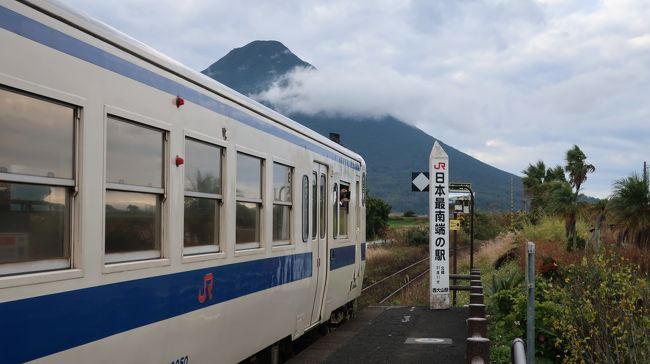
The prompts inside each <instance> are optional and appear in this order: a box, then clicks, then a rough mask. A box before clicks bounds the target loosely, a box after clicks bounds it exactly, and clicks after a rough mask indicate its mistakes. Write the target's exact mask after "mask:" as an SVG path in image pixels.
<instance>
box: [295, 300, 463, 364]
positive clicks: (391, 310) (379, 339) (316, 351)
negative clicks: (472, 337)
mask: <svg viewBox="0 0 650 364" xmlns="http://www.w3.org/2000/svg"><path fill="white" fill-rule="evenodd" d="M468 316H469V312H468V309H467V308H459V307H453V308H450V309H447V310H435V311H434V310H430V309H429V308H427V307H403V306H399V307H396V306H381V307H368V308H366V309H364V310H362V311H361V312H359V313H358V314H357V316H356V317H355V318H354V319H352V320H350V321H348V322H346V323H344V324H343V325H341V326H340V327H338V328H337V329H336V330H334V331H333V332H331V333H330V334H329V335H327V336H325V337H322V338H321V339H319V340H318V341H317V342H316V343H314V344H312V345H311V346H309V347H308V348H307V349H305V350H304V351H302V352H301V353H299V354H298V355H297V356H296V357H294V358H293V359H292V360H290V361H289V364H303V363H310V364H311V363H328V364H330V363H331V364H340V363H355V364H356V363H398V364H407V363H429V364H431V363H433V364H435V363H441V364H454V363H464V361H465V339H466V338H467V326H466V321H465V320H466V319H467V317H468ZM409 338H411V339H412V340H411V341H414V340H413V339H422V338H437V339H451V343H450V344H449V343H446V344H424V343H423V344H407V343H406V341H407V339H409ZM432 341H435V340H432Z"/></svg>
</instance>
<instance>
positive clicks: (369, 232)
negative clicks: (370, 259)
mask: <svg viewBox="0 0 650 364" xmlns="http://www.w3.org/2000/svg"><path fill="white" fill-rule="evenodd" d="M390 209H391V206H390V205H389V204H387V203H386V202H385V201H384V200H382V199H380V198H375V197H370V196H368V199H367V201H366V239H368V240H371V239H374V238H376V237H378V236H382V235H384V234H385V233H386V230H387V229H388V214H389V213H390Z"/></svg>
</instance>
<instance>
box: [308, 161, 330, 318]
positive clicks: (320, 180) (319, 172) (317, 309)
mask: <svg viewBox="0 0 650 364" xmlns="http://www.w3.org/2000/svg"><path fill="white" fill-rule="evenodd" d="M312 179H313V182H312V196H313V198H312V226H313V229H312V236H311V238H312V244H313V247H312V248H313V254H314V260H315V261H316V268H315V270H314V277H315V278H316V293H315V295H314V306H313V308H312V312H311V323H312V324H314V323H316V322H318V321H319V320H320V313H321V308H322V305H323V296H324V294H325V290H324V287H325V278H326V274H327V166H326V165H324V164H320V163H314V170H313V173H312Z"/></svg>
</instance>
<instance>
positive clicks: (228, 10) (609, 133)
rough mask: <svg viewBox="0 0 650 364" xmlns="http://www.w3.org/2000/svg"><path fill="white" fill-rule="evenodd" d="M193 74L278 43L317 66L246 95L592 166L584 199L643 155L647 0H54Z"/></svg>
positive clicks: (521, 157) (527, 156) (648, 117)
mask: <svg viewBox="0 0 650 364" xmlns="http://www.w3.org/2000/svg"><path fill="white" fill-rule="evenodd" d="M63 2H64V3H66V4H68V5H70V6H72V7H74V8H75V9H77V10H78V11H81V12H84V13H87V14H88V15H90V16H92V17H94V18H97V19H99V20H101V21H103V22H105V23H107V24H109V25H111V26H113V27H115V28H117V29H119V30H121V31H122V32H124V33H126V34H128V35H130V36H132V37H134V38H136V39H138V40H140V41H142V42H144V43H146V44H148V45H150V46H152V47H153V48H155V49H157V50H159V51H161V52H163V53H165V54H167V55H169V56H171V57H172V58H174V59H176V60H178V61H180V62H181V63H184V64H185V65H187V66H189V67H190V68H193V69H195V70H198V71H200V70H203V69H205V68H207V67H208V66H209V65H210V64H212V63H213V62H215V61H217V60H218V59H219V58H221V57H223V56H224V55H226V54H227V53H228V52H229V51H230V50H231V49H233V48H238V47H242V46H244V45H245V44H247V43H249V42H251V41H253V40H278V41H280V42H282V43H283V44H285V45H286V46H287V47H288V48H289V49H290V50H291V51H292V52H293V53H295V54H296V55H297V56H298V57H300V58H302V59H303V60H305V61H307V62H309V63H311V64H312V65H314V66H315V67H316V68H317V69H318V70H317V71H308V70H299V71H296V72H294V73H293V74H292V75H291V77H290V80H289V81H290V82H289V83H288V84H289V85H290V86H289V87H283V88H280V87H274V88H272V89H270V90H268V91H267V92H264V93H262V94H260V95H257V96H256V97H257V98H258V99H263V100H268V101H271V102H274V103H275V104H276V105H279V106H280V107H281V108H282V109H283V110H285V111H302V112H306V113H316V112H320V111H325V112H330V113H339V114H345V115H373V116H377V117H381V116H385V115H392V116H394V117H397V118H399V119H401V120H403V121H404V122H406V123H409V124H412V125H415V126H417V127H418V128H420V129H422V130H424V131H425V132H427V133H428V134H430V135H432V136H434V137H435V138H437V139H440V140H442V141H444V142H446V143H448V144H450V145H452V146H454V147H456V148H458V149H460V150H461V151H463V152H465V153H467V154H469V155H471V156H473V157H475V158H478V159H480V160H482V161H484V162H486V163H489V164H491V165H493V166H495V167H497V168H500V169H503V170H505V171H508V172H511V173H514V174H517V175H522V170H524V169H525V168H526V167H527V166H528V164H529V163H534V162H536V161H538V160H543V161H544V162H545V163H546V164H547V165H549V166H554V165H557V164H564V157H565V155H566V151H567V150H568V149H569V148H571V147H572V146H573V145H574V144H576V145H578V146H579V147H580V148H581V149H582V150H583V151H584V152H585V154H586V155H587V162H588V163H591V164H593V165H594V166H595V167H596V172H595V173H593V174H592V175H589V176H588V180H587V182H586V183H585V185H584V191H583V192H584V193H586V194H588V195H591V196H595V197H607V196H608V195H609V194H610V193H611V190H612V184H613V182H614V181H615V180H617V179H620V178H623V177H626V176H629V175H631V174H632V173H638V174H641V173H642V168H643V161H644V160H646V161H649V162H650V1H647V0H602V1H596V0H593V1H592V0H413V1H406V0H404V1H398V0H375V1H348V0H322V1H321V0H288V1H266V0H242V1H231V0H227V1H222V0H173V1H172V0H112V1H96V0H63Z"/></svg>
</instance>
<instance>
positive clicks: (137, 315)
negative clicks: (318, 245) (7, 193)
mask: <svg viewBox="0 0 650 364" xmlns="http://www.w3.org/2000/svg"><path fill="white" fill-rule="evenodd" d="M210 273H211V274H212V276H213V282H214V283H213V288H212V299H210V297H209V295H207V296H205V297H206V298H205V301H204V303H200V302H199V294H200V293H204V295H205V294H206V293H205V290H204V278H205V277H206V275H207V274H210ZM311 276H312V254H311V253H302V254H296V255H287V256H282V257H274V258H267V259H260V260H254V261H250V262H243V263H236V264H229V265H224V266H219V267H213V268H207V269H199V270H194V271H190V272H181V273H174V274H168V275H163V276H157V277H151V278H144V279H137V280H133V281H128V282H120V283H114V284H109V285H103V286H97V287H91V288H84V289H79V290H75V291H68V292H62V293H57V294H52V295H47V296H40V297H34V298H27V299H23V300H19V301H12V302H7V303H2V304H0V328H1V329H0V347H2V348H3V349H2V354H1V355H2V359H1V360H0V361H2V362H3V363H21V362H25V361H29V360H34V359H37V358H40V357H43V356H46V355H50V354H53V353H57V352H59V351H63V350H66V349H70V348H73V347H75V346H79V345H83V344H87V343H90V342H93V341H96V340H99V339H102V338H105V337H108V336H111V335H114V334H118V333H121V332H124V331H127V330H131V329H134V328H137V327H140V326H143V325H148V324H152V323H154V322H158V321H162V320H165V319H169V318H172V317H175V316H178V315H182V314H185V313H188V312H192V311H195V310H199V309H202V308H205V307H208V306H211V305H215V304H218V303H222V302H225V301H228V300H232V299H235V298H238V297H242V296H245V295H248V294H251V293H255V292H259V291H263V290H265V289H269V288H272V287H275V286H279V285H283V284H287V283H291V282H295V281H298V280H301V279H304V278H308V277H311Z"/></svg>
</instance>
